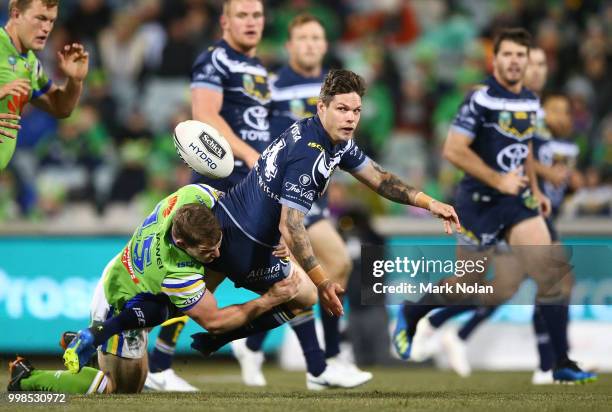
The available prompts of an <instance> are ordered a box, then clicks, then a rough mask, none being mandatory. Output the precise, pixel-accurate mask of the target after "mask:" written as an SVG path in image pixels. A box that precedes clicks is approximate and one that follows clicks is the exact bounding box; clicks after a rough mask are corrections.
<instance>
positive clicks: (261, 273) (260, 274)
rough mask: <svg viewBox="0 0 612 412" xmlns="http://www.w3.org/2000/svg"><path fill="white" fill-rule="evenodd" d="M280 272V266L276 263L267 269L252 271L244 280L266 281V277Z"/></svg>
mask: <svg viewBox="0 0 612 412" xmlns="http://www.w3.org/2000/svg"><path fill="white" fill-rule="evenodd" d="M280 270H281V264H280V263H277V264H276V265H274V266H269V267H267V268H259V269H253V270H251V271H250V272H249V274H248V275H247V277H246V278H247V279H248V280H249V281H254V280H261V279H266V278H268V277H272V276H274V275H276V274H277V273H278V272H280Z"/></svg>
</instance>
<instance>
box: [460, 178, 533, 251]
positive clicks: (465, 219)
mask: <svg viewBox="0 0 612 412" xmlns="http://www.w3.org/2000/svg"><path fill="white" fill-rule="evenodd" d="M455 209H456V211H457V215H458V216H459V221H460V222H461V226H462V227H463V231H462V233H461V234H460V235H459V241H460V243H462V244H466V245H478V246H482V247H488V246H494V245H496V244H497V243H498V242H499V241H501V240H503V239H504V237H505V235H506V231H507V230H508V229H510V228H511V227H512V226H514V225H516V224H518V223H520V222H522V221H523V220H526V219H530V218H532V217H535V216H538V215H539V210H538V205H537V204H536V203H535V202H534V200H533V198H532V197H531V196H530V195H529V192H528V191H525V192H523V194H522V195H518V196H507V195H499V194H497V195H490V196H487V195H484V196H483V195H481V194H480V193H478V192H467V191H465V190H463V189H461V188H459V189H458V191H457V196H456V202H455Z"/></svg>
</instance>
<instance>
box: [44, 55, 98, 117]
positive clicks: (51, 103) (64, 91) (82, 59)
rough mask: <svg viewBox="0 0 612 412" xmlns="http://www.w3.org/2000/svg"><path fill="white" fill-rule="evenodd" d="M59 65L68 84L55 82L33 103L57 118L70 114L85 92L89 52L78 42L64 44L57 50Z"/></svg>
mask: <svg viewBox="0 0 612 412" xmlns="http://www.w3.org/2000/svg"><path fill="white" fill-rule="evenodd" d="M57 60H58V66H59V68H60V70H61V71H62V73H63V74H64V75H65V76H66V78H67V79H68V80H67V81H66V84H65V85H63V86H61V87H58V86H56V85H55V84H53V85H52V86H51V89H49V91H47V92H46V93H44V94H42V95H40V96H39V97H37V98H36V99H34V100H32V104H33V105H34V106H36V107H38V108H39V109H42V110H44V111H46V112H48V113H50V114H51V115H53V116H55V117H57V118H65V117H68V116H70V114H71V113H72V111H73V110H74V108H75V107H76V105H77V103H78V102H79V98H80V97H81V93H82V92H83V81H84V80H85V77H87V72H88V70H89V53H88V52H87V51H85V48H84V47H83V46H82V45H81V44H78V43H73V44H69V45H66V46H64V48H63V49H62V50H60V51H59V52H57Z"/></svg>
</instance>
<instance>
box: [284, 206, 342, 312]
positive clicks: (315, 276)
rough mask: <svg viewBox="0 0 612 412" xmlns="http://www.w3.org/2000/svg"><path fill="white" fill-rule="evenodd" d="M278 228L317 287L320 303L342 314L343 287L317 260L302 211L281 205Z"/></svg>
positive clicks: (326, 308)
mask: <svg viewBox="0 0 612 412" xmlns="http://www.w3.org/2000/svg"><path fill="white" fill-rule="evenodd" d="M279 230H280V232H281V235H282V236H283V240H284V241H285V243H286V244H287V247H288V248H289V250H290V251H291V254H293V256H294V257H295V259H296V260H297V262H298V263H299V264H300V266H301V267H302V269H304V271H305V272H306V273H307V274H308V277H309V278H310V279H311V280H312V282H313V283H314V284H315V286H316V287H317V290H318V292H319V301H320V302H321V305H322V306H323V307H324V308H325V310H327V311H328V312H329V313H331V314H333V315H335V316H341V315H343V314H344V311H343V309H342V303H341V302H340V298H339V297H338V296H339V295H341V294H342V293H344V289H342V287H341V286H340V285H339V284H337V283H334V282H332V281H331V280H329V279H328V277H327V273H325V270H323V268H322V267H321V265H320V264H319V262H318V261H317V258H316V257H315V255H314V252H313V250H312V245H311V244H310V238H309V237H308V233H307V232H306V228H305V227H304V213H302V212H300V211H299V210H297V209H294V208H291V207H288V206H286V205H283V208H282V211H281V218H280V223H279Z"/></svg>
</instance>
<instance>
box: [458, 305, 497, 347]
mask: <svg viewBox="0 0 612 412" xmlns="http://www.w3.org/2000/svg"><path fill="white" fill-rule="evenodd" d="M495 309H497V306H481V307H479V308H477V309H476V312H474V315H473V316H472V317H471V318H470V320H468V321H467V322H466V323H465V325H463V326H462V327H461V329H460V330H459V333H458V335H459V337H460V338H461V339H462V340H467V339H468V338H469V337H470V335H471V334H472V332H474V330H475V329H476V327H477V326H478V325H480V324H481V323H482V321H484V320H486V319H488V318H489V316H491V315H492V314H493V312H495Z"/></svg>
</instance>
